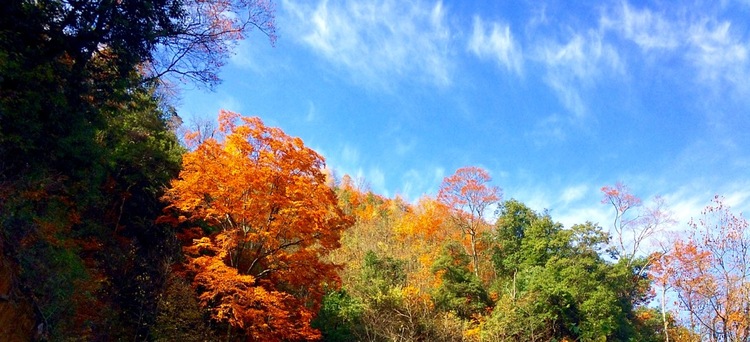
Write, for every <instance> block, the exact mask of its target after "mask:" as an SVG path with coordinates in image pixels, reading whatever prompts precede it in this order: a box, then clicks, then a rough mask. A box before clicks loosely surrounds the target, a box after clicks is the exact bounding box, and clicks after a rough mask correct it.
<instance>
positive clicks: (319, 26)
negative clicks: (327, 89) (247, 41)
mask: <svg viewBox="0 0 750 342" xmlns="http://www.w3.org/2000/svg"><path fill="white" fill-rule="evenodd" d="M282 4H283V8H284V10H285V11H286V12H287V13H288V14H289V16H288V17H287V20H286V21H285V22H284V24H285V25H287V26H289V27H291V29H292V30H293V31H294V32H293V35H294V36H298V37H299V40H300V42H302V43H303V44H305V45H307V46H308V47H310V48H311V49H312V50H313V51H314V52H315V53H317V54H319V55H320V56H322V57H323V58H325V59H326V60H328V61H329V62H331V63H332V64H334V65H335V66H337V67H341V68H342V69H343V70H344V71H345V72H346V73H349V74H351V75H352V76H354V77H355V80H356V81H359V82H364V83H365V84H366V85H369V86H372V85H376V86H381V87H388V86H389V85H391V84H392V83H393V82H394V80H402V79H416V80H417V81H422V82H428V83H431V84H434V85H437V86H447V85H449V84H450V83H451V62H450V58H449V57H450V50H449V43H450V40H451V32H450V29H449V27H448V25H447V23H446V15H447V14H446V10H445V8H443V5H442V3H441V2H437V3H435V4H434V5H429V4H426V3H423V2H420V1H414V2H410V3H404V2H399V1H395V0H366V1H328V0H321V1H319V2H317V4H315V5H312V6H311V5H308V4H306V3H303V2H297V1H293V0H284V1H283V2H282Z"/></svg>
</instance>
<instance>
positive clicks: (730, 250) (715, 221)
mask: <svg viewBox="0 0 750 342" xmlns="http://www.w3.org/2000/svg"><path fill="white" fill-rule="evenodd" d="M749 228H750V227H749V225H748V221H747V219H745V218H744V217H742V215H736V214H734V213H733V212H732V211H731V209H730V208H729V207H728V206H727V205H726V204H724V200H723V198H721V197H719V196H716V197H714V199H713V201H712V203H711V204H710V205H708V206H706V208H705V209H704V210H703V211H702V212H701V215H700V217H698V218H697V219H695V218H694V219H693V220H691V222H690V230H689V232H688V233H687V236H686V237H685V238H678V239H677V240H676V241H675V243H674V249H673V251H672V253H671V254H668V255H665V256H664V257H663V258H662V259H661V261H662V263H663V264H662V265H661V267H660V270H661V274H662V275H663V276H665V277H666V278H667V279H668V281H669V284H670V285H671V286H672V288H673V289H674V291H676V292H677V298H678V305H679V307H680V308H681V309H683V310H685V312H686V313H687V314H688V317H687V320H688V322H687V323H688V326H690V327H692V328H693V329H695V330H696V331H697V332H698V333H699V335H700V336H701V339H702V340H704V341H712V342H728V341H747V340H749V339H750V230H749Z"/></svg>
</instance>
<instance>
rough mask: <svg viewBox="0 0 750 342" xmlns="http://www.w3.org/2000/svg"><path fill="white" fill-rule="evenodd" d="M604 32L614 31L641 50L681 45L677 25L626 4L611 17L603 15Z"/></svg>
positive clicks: (651, 12)
mask: <svg viewBox="0 0 750 342" xmlns="http://www.w3.org/2000/svg"><path fill="white" fill-rule="evenodd" d="M600 22H601V26H602V29H604V30H614V31H616V32H618V33H619V34H620V35H622V37H624V38H625V39H627V40H630V41H632V42H634V43H635V44H636V45H638V46H639V47H640V48H641V49H643V50H646V51H649V50H654V49H667V50H670V49H674V48H677V47H678V46H679V45H681V44H682V37H681V35H682V33H681V31H682V30H683V29H684V28H681V27H680V25H679V24H678V23H675V22H673V21H670V20H668V19H667V18H666V17H665V16H664V15H662V14H661V13H658V12H654V11H652V10H650V9H637V8H633V7H631V6H630V4H628V3H627V2H623V3H622V6H621V7H620V8H619V9H618V10H616V11H615V13H614V14H612V15H607V14H605V15H604V16H603V17H602V18H601V20H600Z"/></svg>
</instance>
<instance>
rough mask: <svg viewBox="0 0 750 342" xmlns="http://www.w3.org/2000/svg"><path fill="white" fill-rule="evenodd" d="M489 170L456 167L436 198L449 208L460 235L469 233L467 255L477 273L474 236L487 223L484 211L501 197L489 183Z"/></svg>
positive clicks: (477, 265)
mask: <svg viewBox="0 0 750 342" xmlns="http://www.w3.org/2000/svg"><path fill="white" fill-rule="evenodd" d="M491 180H492V178H491V177H490V175H489V173H488V172H487V171H486V170H484V169H482V168H479V167H475V166H469V167H462V168H460V169H458V170H456V173H454V174H453V175H452V176H450V177H446V178H445V179H444V180H443V183H442V185H441V186H440V191H439V192H438V200H439V201H440V202H442V203H443V204H445V205H447V206H448V207H449V208H451V210H452V217H453V219H454V220H455V222H457V224H458V226H459V227H460V228H461V231H462V232H463V234H464V235H468V236H469V240H470V248H471V249H470V255H471V258H472V263H473V266H474V274H475V275H477V276H478V275H479V251H478V250H477V242H478V241H477V239H478V235H479V234H480V233H481V232H482V231H483V230H484V229H486V228H487V227H488V226H489V225H488V223H487V222H486V220H485V217H484V216H485V211H486V210H487V209H489V208H490V207H491V206H492V205H494V204H496V203H498V202H499V201H500V199H501V197H502V193H501V190H500V188H498V187H496V186H491V185H489V182H490V181H491Z"/></svg>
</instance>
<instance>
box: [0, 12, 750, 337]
mask: <svg viewBox="0 0 750 342" xmlns="http://www.w3.org/2000/svg"><path fill="white" fill-rule="evenodd" d="M275 25H276V24H275V21H274V10H273V4H272V3H270V2H268V1H267V0H257V1H245V0H150V1H144V0H120V1H107V0H105V1H85V0H38V1H25V0H11V1H5V2H4V4H3V11H2V14H0V242H1V243H0V251H1V252H2V253H0V340H2V341H28V340H34V341H79V340H80V341H120V340H122V341H186V342H187V341H315V340H322V341H717V342H718V341H722V342H724V341H727V342H728V341H748V340H750V268H749V267H748V264H749V263H748V261H750V260H749V259H750V232H749V231H748V221H747V220H746V219H745V218H744V217H743V216H742V215H741V214H740V213H736V212H734V211H733V210H732V209H731V208H730V207H728V206H727V205H726V204H725V201H724V199H723V198H722V197H721V196H719V195H717V196H716V197H714V198H708V199H706V200H707V202H706V204H707V205H706V207H705V209H704V210H703V211H702V212H699V213H694V219H693V221H691V222H690V224H689V225H688V226H687V227H685V228H684V229H682V230H680V233H675V234H674V235H671V236H668V239H669V240H668V242H664V243H661V244H659V243H655V242H658V240H659V239H660V238H661V237H663V234H662V232H663V231H664V230H665V229H667V228H670V227H672V226H674V225H676V222H674V220H673V219H672V217H671V216H670V210H669V204H668V203H665V202H664V200H662V199H660V198H654V199H641V198H639V197H638V196H637V195H636V194H633V193H631V191H630V190H629V189H628V187H627V186H626V185H624V184H621V183H618V184H609V185H606V184H603V185H602V188H601V195H602V203H601V205H602V206H606V207H607V208H609V209H610V212H611V221H610V222H598V223H597V222H580V223H579V224H575V225H572V226H570V227H565V226H563V225H562V224H560V223H558V222H556V221H555V219H554V218H553V217H552V215H551V214H550V211H548V210H541V211H539V210H535V209H532V208H530V207H529V206H527V205H526V204H524V203H522V202H520V201H517V200H515V199H513V197H512V196H513V194H505V193H503V192H502V189H501V188H500V187H498V186H496V185H494V184H493V182H492V179H491V177H490V175H489V173H488V172H487V171H486V170H484V169H482V168H479V167H474V166H466V167H462V168H460V169H458V170H456V171H455V173H453V174H452V175H451V176H449V177H446V178H445V179H444V180H443V183H442V185H441V186H440V188H439V189H435V192H434V193H433V194H427V195H425V196H423V197H422V198H420V199H419V200H418V201H415V202H409V201H406V200H404V199H402V198H399V197H398V196H396V197H393V198H388V197H385V196H381V195H378V194H376V193H373V192H372V191H371V190H370V189H369V188H368V186H367V182H366V180H363V179H359V178H352V177H350V176H348V175H338V174H337V173H336V172H335V171H334V170H335V165H333V166H330V167H329V166H327V165H326V163H325V160H324V158H323V156H322V155H320V154H319V153H318V152H316V151H314V150H313V149H311V148H309V147H307V146H305V144H304V142H303V141H302V140H301V139H300V138H296V137H293V136H289V135H287V134H286V133H285V132H284V131H283V130H281V129H280V128H276V127H269V126H267V125H266V124H264V122H263V121H262V119H261V118H258V117H246V116H242V115H241V114H238V113H233V112H229V111H221V112H220V113H218V121H217V122H216V123H202V124H200V125H188V124H183V123H182V119H181V118H180V116H179V113H177V112H176V110H175V109H174V107H173V106H172V105H171V102H170V101H171V98H172V97H173V96H174V93H175V92H176V91H178V90H179V87H180V86H181V85H184V84H197V85H199V86H202V87H206V88H208V89H210V88H211V87H212V86H214V85H216V84H218V82H219V81H220V80H219V78H218V76H217V73H218V71H219V70H220V68H221V66H222V65H223V64H224V63H225V62H226V59H227V57H228V56H229V54H230V53H231V52H232V49H233V48H234V47H235V46H236V44H237V43H238V41H239V40H241V39H242V38H243V37H244V36H245V35H246V34H247V33H248V32H249V31H250V30H255V31H260V32H262V33H263V34H265V35H267V36H268V38H269V40H270V42H271V43H273V42H274V40H275V39H276V26H275ZM655 246H658V247H655Z"/></svg>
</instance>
